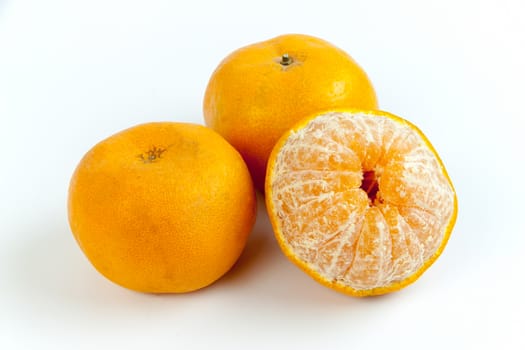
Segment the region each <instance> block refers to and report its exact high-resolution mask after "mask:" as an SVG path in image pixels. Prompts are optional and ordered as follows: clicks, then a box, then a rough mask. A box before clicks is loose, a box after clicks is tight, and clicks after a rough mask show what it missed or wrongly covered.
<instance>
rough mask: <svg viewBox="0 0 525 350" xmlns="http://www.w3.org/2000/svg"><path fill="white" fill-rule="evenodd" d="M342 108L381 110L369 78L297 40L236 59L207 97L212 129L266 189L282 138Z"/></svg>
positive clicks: (224, 65) (347, 60)
mask: <svg viewBox="0 0 525 350" xmlns="http://www.w3.org/2000/svg"><path fill="white" fill-rule="evenodd" d="M286 55H287V56H286ZM339 107H355V108H363V109H375V108H377V101H376V95H375V92H374V89H373V87H372V84H371V82H370V80H369V79H368V77H367V75H366V73H365V72H364V71H363V70H362V69H361V68H360V67H359V66H358V65H357V63H356V62H355V61H354V60H353V59H352V58H351V57H350V56H349V55H348V54H347V53H345V52H344V51H342V50H341V49H339V48H337V47H335V46H333V45H332V44H330V43H328V42H326V41H324V40H321V39H318V38H314V37H311V36H307V35H297V34H295V35H282V36H279V37H276V38H274V39H271V40H268V41H263V42H260V43H256V44H253V45H249V46H246V47H244V48H241V49H239V50H237V51H235V52H233V53H232V54H230V55H229V56H228V57H226V58H225V59H224V60H223V61H222V62H221V63H220V65H219V66H218V67H217V69H216V70H215V72H214V73H213V75H212V76H211V78H210V81H209V83H208V87H207V89H206V94H205V97H204V116H205V120H206V124H207V125H208V126H210V127H211V128H212V129H214V130H216V131H217V132H218V133H219V134H221V135H222V136H224V138H226V140H228V142H230V143H231V144H232V145H233V146H234V147H235V148H236V149H237V150H238V151H239V152H240V153H241V155H242V156H243V158H244V160H245V161H246V163H247V164H248V168H249V169H250V172H251V174H252V177H253V179H254V182H255V185H256V187H257V188H258V189H260V190H262V189H263V188H264V177H265V174H266V163H267V160H268V157H269V156H270V152H271V151H272V148H273V146H274V145H275V143H276V142H277V140H278V139H279V137H280V136H281V135H282V134H283V133H284V132H285V131H286V130H288V129H289V128H290V127H292V126H293V125H294V124H295V123H296V122H298V121H299V120H300V119H302V118H304V117H306V116H307V115H310V114H312V113H315V112H317V111H319V110H325V109H332V108H339Z"/></svg>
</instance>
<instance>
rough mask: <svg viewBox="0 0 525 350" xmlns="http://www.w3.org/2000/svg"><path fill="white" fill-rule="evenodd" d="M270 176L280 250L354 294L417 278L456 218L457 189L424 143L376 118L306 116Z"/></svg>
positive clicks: (398, 123) (399, 125)
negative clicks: (454, 188)
mask: <svg viewBox="0 0 525 350" xmlns="http://www.w3.org/2000/svg"><path fill="white" fill-rule="evenodd" d="M268 179H269V181H270V183H269V185H268V186H270V187H271V199H270V200H271V201H272V203H271V207H272V208H273V211H274V213H275V221H276V225H277V228H276V234H277V235H278V236H280V237H278V238H279V240H280V241H281V244H284V245H285V246H286V248H285V249H288V250H289V252H291V254H292V255H294V256H295V257H297V258H298V259H299V260H300V261H301V262H302V263H303V264H305V265H306V266H307V269H308V270H311V271H313V272H314V273H315V274H317V275H319V276H321V277H322V279H324V280H326V281H328V282H330V283H337V284H342V285H344V286H348V287H350V288H352V289H354V290H357V291H359V290H369V289H374V288H381V287H388V286H389V285H392V284H395V283H398V282H400V281H403V280H405V279H407V278H409V277H410V276H412V275H414V274H415V273H416V272H418V271H419V270H420V269H422V268H423V265H424V264H425V263H426V262H427V261H428V260H429V259H430V258H431V257H432V256H433V255H434V254H435V253H436V252H437V251H438V248H439V247H440V245H441V243H442V242H443V240H444V239H445V238H446V237H445V234H446V233H447V229H448V228H449V223H450V222H451V220H453V215H454V208H455V194H454V190H453V188H452V186H451V184H450V182H449V180H448V178H447V176H446V173H445V171H444V169H443V167H442V165H441V163H440V161H439V160H438V158H437V156H436V155H435V154H434V151H433V149H432V148H431V146H430V147H429V145H428V143H427V141H425V140H424V139H423V138H422V136H421V135H420V134H419V133H418V132H417V131H416V129H415V128H414V127H413V126H411V125H409V124H408V123H404V122H403V121H402V120H395V119H393V118H389V117H386V116H382V115H377V116H375V115H370V114H366V113H343V112H333V113H327V114H324V115H322V116H319V117H316V118H314V119H312V120H310V121H309V122H308V123H307V124H306V125H305V126H304V127H302V128H300V129H299V130H296V131H293V132H291V133H290V134H289V135H288V138H287V140H286V141H285V142H284V144H282V145H281V148H280V150H279V153H278V154H277V156H276V157H275V163H274V164H273V169H271V174H270V176H269V178H268Z"/></svg>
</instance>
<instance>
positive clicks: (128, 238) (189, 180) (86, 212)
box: [68, 122, 256, 293]
mask: <svg viewBox="0 0 525 350" xmlns="http://www.w3.org/2000/svg"><path fill="white" fill-rule="evenodd" d="M255 206H256V198H255V190H254V187H253V183H252V180H251V177H250V174H249V171H248V168H247V167H246V164H245V163H244V161H243V160H242V157H241V156H240V154H239V153H238V152H237V151H236V150H235V149H234V148H233V147H232V146H231V145H230V144H228V143H227V142H226V141H225V140H224V139H223V138H222V137H221V136H220V135H218V134H217V133H216V132H214V131H213V130H211V129H209V128H206V127H204V126H200V125H194V124H184V123H169V122H165V123H148V124H142V125H138V126H135V127H132V128H130V129H127V130H124V131H122V132H119V133H117V134H115V135H113V136H111V137H109V138H107V139H105V140H104V141H102V142H100V143H98V144H97V145H96V146H94V147H93V148H92V149H91V150H90V151H89V152H88V153H87V154H86V155H85V156H84V158H83V159H82V160H81V162H80V164H79V165H78V166H77V168H76V170H75V172H74V174H73V177H72V179H71V184H70V187H69V199H68V211H69V222H70V226H71V230H72V232H73V234H74V236H75V238H76V240H77V242H78V244H79V246H80V248H81V249H82V250H83V252H84V253H85V255H86V256H87V257H88V259H89V260H90V261H91V263H92V264H93V265H94V267H95V268H96V269H97V270H98V271H99V272H100V273H101V274H103V275H104V276H106V277H107V278H108V279H110V280H111V281H113V282H115V283H117V284H119V285H121V286H123V287H126V288H129V289H132V290H136V291H141V292H151V293H181V292H189V291H193V290H196V289H199V288H202V287H205V286H207V285H209V284H211V283H212V282H214V281H216V280H217V279H218V278H219V277H221V276H222V275H223V274H224V273H226V272H227V271H228V270H229V269H230V268H231V266H232V265H233V264H234V263H235V261H236V260H237V258H238V257H239V255H240V254H241V252H242V250H243V248H244V246H245V244H246V240H247V237H248V235H249V233H250V231H251V229H252V226H253V224H254V222H255Z"/></svg>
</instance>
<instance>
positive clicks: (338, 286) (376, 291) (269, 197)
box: [265, 108, 458, 297]
mask: <svg viewBox="0 0 525 350" xmlns="http://www.w3.org/2000/svg"><path fill="white" fill-rule="evenodd" d="M329 111H330V112H364V111H361V110H357V109H350V108H342V109H333V110H329ZM324 112H328V111H324ZM324 112H318V113H316V114H314V115H310V116H309V117H307V118H305V119H303V120H301V121H300V122H298V123H297V124H296V125H294V126H293V127H292V128H291V129H290V130H288V131H287V132H286V133H285V134H283V135H282V137H281V138H280V139H279V141H278V142H277V144H276V145H275V148H274V149H273V151H272V153H271V155H270V159H269V161H268V173H267V176H266V189H265V193H266V198H265V200H266V210H267V212H268V216H269V219H270V222H271V224H272V227H273V229H274V234H275V237H276V239H277V242H278V243H279V246H280V247H281V250H282V251H283V253H284V254H285V255H286V257H287V258H288V259H289V260H290V261H291V262H293V263H294V264H295V265H296V266H298V267H299V268H300V269H301V270H303V271H304V272H305V273H306V274H308V275H309V276H310V277H311V278H313V279H314V280H316V281H317V282H319V283H321V284H322V285H324V286H326V287H328V288H331V289H333V290H336V291H338V292H341V293H344V294H348V295H351V296H355V297H366V296H375V295H382V294H387V293H391V292H395V291H398V290H401V289H403V288H405V287H406V286H408V285H410V284H412V283H414V282H415V281H416V280H417V279H418V278H419V277H420V276H421V275H422V274H423V273H424V272H425V271H426V270H427V269H428V268H429V267H430V266H431V265H432V264H433V263H434V262H435V261H436V260H437V259H438V258H439V256H440V255H441V253H442V252H443V250H444V249H445V247H446V245H447V242H448V240H449V238H450V235H451V233H452V230H453V228H454V225H455V223H456V218H457V213H458V200H457V195H456V192H455V189H454V186H453V184H452V181H451V179H450V176H449V175H448V173H447V170H446V169H445V165H444V164H443V161H442V160H441V158H440V157H439V155H438V153H437V151H436V150H435V148H434V146H432V144H431V143H430V141H429V140H428V138H427V137H426V136H425V134H423V132H422V131H421V130H420V129H419V128H418V127H417V126H415V125H414V124H412V123H410V122H409V121H407V120H405V119H403V118H400V117H398V116H396V115H394V114H391V113H388V112H384V111H378V110H375V111H368V112H366V113H368V114H369V115H370V117H371V118H373V117H375V116H384V117H387V118H390V119H392V120H394V121H395V122H397V123H400V124H404V125H408V126H409V127H410V128H411V129H413V130H415V131H416V132H417V133H418V134H419V135H420V136H421V138H422V139H423V141H424V142H425V144H426V146H427V147H428V148H429V149H430V150H431V151H432V153H433V154H434V155H435V156H436V158H437V161H438V162H439V164H440V167H441V170H442V172H443V174H444V175H445V177H446V179H447V180H448V182H449V184H450V187H451V189H452V191H453V192H454V204H453V205H454V208H453V214H452V216H451V218H450V220H449V221H448V225H447V227H446V229H445V233H444V236H443V239H442V241H441V244H440V245H439V247H438V249H437V250H436V252H435V253H434V254H433V255H432V256H431V257H430V258H429V259H428V260H427V261H425V262H424V264H423V265H422V266H421V267H420V268H419V269H418V270H417V271H416V272H415V273H413V274H412V275H410V276H409V277H407V278H405V279H403V280H401V281H398V282H395V283H392V284H389V285H386V286H382V287H377V288H372V289H362V290H356V289H354V288H352V287H350V286H348V285H345V284H342V283H340V282H338V281H333V280H329V279H327V278H326V277H325V276H323V275H322V274H320V273H318V272H316V271H314V270H312V268H311V267H310V266H309V265H308V263H306V262H305V261H303V260H301V259H300V258H298V257H297V256H296V255H295V254H294V252H293V251H292V250H291V249H289V246H288V244H287V243H286V240H285V238H284V235H283V233H282V232H281V231H280V230H279V224H278V221H279V218H278V217H277V213H276V210H275V206H274V201H273V193H272V186H271V183H272V182H273V181H272V179H273V177H274V165H275V163H276V159H277V157H278V154H279V152H280V151H281V149H282V148H283V146H284V145H285V144H286V141H287V140H288V138H289V137H290V135H291V134H293V133H295V132H297V131H298V130H301V129H303V128H304V127H305V126H306V125H308V123H309V122H310V121H312V120H313V119H315V118H316V117H317V116H319V115H322V114H323V113H324Z"/></svg>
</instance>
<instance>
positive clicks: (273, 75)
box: [68, 35, 457, 296]
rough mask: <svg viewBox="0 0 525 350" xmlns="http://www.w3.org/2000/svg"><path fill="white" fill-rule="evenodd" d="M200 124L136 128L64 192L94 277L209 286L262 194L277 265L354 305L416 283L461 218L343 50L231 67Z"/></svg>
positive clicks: (414, 131)
mask: <svg viewBox="0 0 525 350" xmlns="http://www.w3.org/2000/svg"><path fill="white" fill-rule="evenodd" d="M203 111H204V120H205V124H206V125H207V127H205V126H201V125H196V124H187V123H177V122H159V123H147V124H141V125H137V126H134V127H131V128H129V129H126V130H124V131H121V132H119V133H117V134H115V135H113V136H110V137H108V138H107V139H105V140H103V141H101V142H99V143H98V144H97V145H95V146H94V147H93V148H92V149H91V150H89V152H88V153H87V154H86V155H85V156H84V157H83V159H82V160H81V161H80V163H79V165H78V166H77V168H76V170H75V172H74V174H73V176H72V179H71V182H70V187H69V198H68V214H69V222H70V226H71V230H72V232H73V235H74V237H75V239H76V240H77V242H78V244H79V246H80V248H81V249H82V251H83V252H84V254H85V255H86V256H87V257H88V259H89V260H90V261H91V263H92V264H93V266H94V267H95V268H96V269H97V270H98V271H99V272H100V273H101V274H103V275H104V276H106V277H107V278H108V279H110V280H111V281H113V282H115V283H117V284H119V285H121V286H123V287H126V288H129V289H132V290H136V291H141V292H148V293H183V292H189V291H193V290H197V289H200V288H203V287H205V286H208V285H210V284H211V283H213V282H214V281H216V280H218V279H219V278H220V277H221V276H223V275H224V274H225V273H227V271H228V270H229V269H230V268H231V267H232V266H233V264H234V263H235V262H236V261H237V259H238V257H239V256H240V254H241V253H242V251H243V248H244V246H245V244H246V241H247V238H248V236H249V234H250V231H251V229H252V227H253V224H254V222H255V215H256V194H255V191H256V189H258V190H259V191H261V192H262V193H263V195H264V196H265V200H266V208H267V212H268V215H269V218H270V221H271V223H272V226H273V229H274V233H275V236H276V238H277V241H278V243H279V245H280V247H281V249H282V250H283V252H284V254H285V255H286V256H287V257H288V258H289V259H290V260H291V261H292V262H294V263H295V264H296V265H297V266H299V267H300V268H301V269H302V270H304V271H305V272H306V273H308V274H309V275H310V276H311V277H313V278H314V279H315V280H317V281H319V282H320V283H322V284H324V285H326V286H328V287H330V288H332V289H335V290H337V291H340V292H344V293H347V294H350V295H354V296H368V295H378V294H384V293H388V292H392V291H396V290H399V289H401V288H403V287H405V286H406V285H408V284H410V283H412V282H413V281H415V280H416V279H417V278H418V277H419V276H420V275H421V274H422V273H423V272H424V271H425V270H426V269H427V268H428V267H429V266H430V265H431V264H432V263H433V262H434V261H435V260H436V259H437V258H438V256H439V255H440V254H441V252H442V251H443V249H444V247H445V245H446V242H447V240H448V238H449V236H450V233H451V231H452V228H453V226H454V223H455V219H456V215H457V199H456V195H455V191H454V188H453V185H452V182H451V180H450V178H449V176H448V175H447V172H446V170H445V167H444V165H443V162H442V161H441V159H440V158H439V156H438V155H437V152H436V151H435V149H434V148H433V147H432V145H431V144H430V142H429V141H428V139H427V138H426V137H425V135H424V134H423V133H422V132H421V131H420V130H419V129H418V128H417V127H416V126H415V125H413V124H411V123H410V122H408V121H406V120H404V119H402V118H399V117H397V116H395V115H393V114H390V113H387V112H383V111H379V110H378V105H377V99H376V95H375V92H374V88H373V86H372V84H371V82H370V80H369V78H368V77H367V75H366V73H365V72H364V70H363V69H362V68H361V67H360V66H359V65H358V64H357V63H356V62H355V61H354V60H353V59H352V58H351V57H350V56H349V55H348V54H347V53H345V52H344V51H343V50H341V49H339V48H337V47H335V46H334V45H332V44H330V43H328V42H326V41H324V40H321V39H318V38H314V37H311V36H306V35H283V36H279V37H276V38H274V39H271V40H268V41H264V42H260V43H256V44H252V45H249V46H246V47H243V48H241V49H239V50H237V51H235V52H233V53H231V54H230V55H229V56H227V57H226V58H225V59H224V60H223V61H222V62H221V63H220V64H219V66H218V67H217V69H216V70H215V72H214V73H213V75H212V76H211V78H210V81H209V83H208V86H207V89H206V93H205V97H204V103H203Z"/></svg>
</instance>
